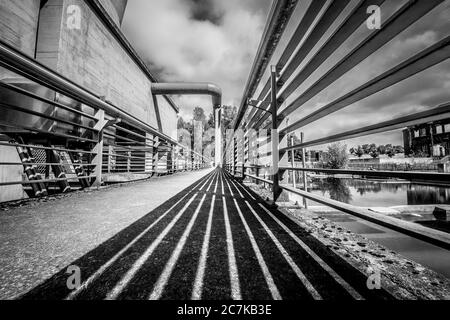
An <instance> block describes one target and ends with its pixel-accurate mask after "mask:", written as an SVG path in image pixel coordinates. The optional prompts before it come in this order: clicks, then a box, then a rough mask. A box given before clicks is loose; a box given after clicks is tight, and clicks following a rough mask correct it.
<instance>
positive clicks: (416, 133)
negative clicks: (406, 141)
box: [414, 130, 419, 138]
mask: <svg viewBox="0 0 450 320" xmlns="http://www.w3.org/2000/svg"><path fill="white" fill-rule="evenodd" d="M418 137H419V130H414V138H418Z"/></svg>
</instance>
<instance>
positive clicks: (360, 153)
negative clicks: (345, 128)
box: [355, 146, 364, 158]
mask: <svg viewBox="0 0 450 320" xmlns="http://www.w3.org/2000/svg"><path fill="white" fill-rule="evenodd" d="M363 154H364V150H363V148H362V147H361V146H358V147H357V148H356V150H355V156H357V157H358V158H361V157H362V156H363Z"/></svg>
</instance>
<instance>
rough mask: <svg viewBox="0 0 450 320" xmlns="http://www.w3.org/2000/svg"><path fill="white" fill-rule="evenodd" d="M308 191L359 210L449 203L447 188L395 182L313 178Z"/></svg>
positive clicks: (449, 189) (448, 188)
mask: <svg viewBox="0 0 450 320" xmlns="http://www.w3.org/2000/svg"><path fill="white" fill-rule="evenodd" d="M309 188H310V190H309V191H310V192H312V193H313V194H316V195H320V196H324V197H327V198H331V199H333V200H337V201H341V202H344V203H348V204H351V205H354V206H359V207H393V206H405V205H433V204H447V205H448V204H450V187H439V186H429V185H421V184H414V183H409V182H407V181H398V180H366V179H357V178H355V179H353V178H331V177H326V178H325V177H323V178H322V177H320V178H318V177H313V178H312V181H311V184H310V185H309Z"/></svg>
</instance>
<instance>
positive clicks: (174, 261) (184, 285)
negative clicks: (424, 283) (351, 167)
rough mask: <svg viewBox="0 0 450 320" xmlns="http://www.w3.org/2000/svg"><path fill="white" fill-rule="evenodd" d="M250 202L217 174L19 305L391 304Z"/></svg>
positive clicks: (275, 214)
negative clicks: (74, 274) (75, 276)
mask: <svg viewBox="0 0 450 320" xmlns="http://www.w3.org/2000/svg"><path fill="white" fill-rule="evenodd" d="M153 192H155V190H154V189H153ZM118 196H119V195H118ZM151 196H152V194H147V197H151ZM121 198H122V199H123V200H122V201H126V203H128V204H131V205H134V204H135V202H134V201H140V200H138V199H141V197H135V198H133V199H131V200H130V199H128V198H127V197H124V196H122V197H121ZM258 199H259V198H258V196H257V195H256V194H254V193H253V192H252V191H250V190H249V189H247V188H246V187H245V186H243V185H241V184H240V183H238V182H237V181H235V180H233V179H231V178H230V177H229V176H228V175H227V174H226V173H224V172H223V171H221V170H216V171H214V172H211V173H210V174H208V175H207V176H205V177H203V178H201V179H200V180H198V181H197V182H196V183H195V184H194V185H193V186H192V187H188V188H186V189H184V190H183V191H182V192H180V193H178V194H177V195H176V196H173V197H172V198H170V199H169V200H168V201H166V202H164V203H163V204H162V205H161V206H159V207H158V208H156V209H155V210H153V211H152V212H150V213H149V214H147V215H145V216H143V217H142V218H141V219H139V220H137V221H136V222H134V223H133V224H131V225H129V226H128V227H126V228H125V229H123V230H122V231H120V232H119V233H117V234H115V235H114V236H113V237H112V238H110V239H108V240H107V241H105V242H103V243H102V244H101V245H98V246H95V248H94V249H93V250H91V251H89V252H88V253H86V254H85V255H83V256H82V257H80V258H78V259H76V260H73V261H72V262H70V263H67V264H66V265H64V266H61V268H60V270H59V272H57V273H56V274H55V275H53V276H52V277H51V278H49V279H47V280H46V281H44V282H42V283H41V284H40V285H38V286H37V287H35V288H34V289H33V290H31V291H29V292H27V293H26V294H25V295H24V296H22V298H24V299H182V300H185V299H214V300H215V299H219V300H220V299H264V300H265V299H302V300H313V299H316V300H317V299H340V300H350V299H392V298H393V297H392V296H391V295H390V294H389V293H388V292H386V291H385V290H384V289H381V290H369V289H368V288H367V285H366V281H367V277H366V276H365V275H364V274H363V273H361V272H359V271H357V270H356V269H355V268H354V267H353V266H352V265H350V264H349V263H347V262H346V261H345V260H344V259H342V258H341V257H340V256H338V255H336V254H335V253H334V252H333V251H331V250H329V249H328V248H327V247H326V246H325V245H324V244H323V243H321V242H319V241H318V240H317V239H316V238H314V237H312V236H311V235H310V234H309V233H308V232H307V231H305V230H304V229H303V228H302V227H300V225H299V224H297V223H296V222H294V220H292V219H291V218H289V217H288V216H287V215H286V214H284V213H282V212H280V211H278V210H275V209H272V208H269V207H267V205H266V204H265V203H263V202H261V201H260V200H258ZM132 200H134V201H132ZM141 200H142V201H145V197H144V198H142V199H141ZM97 206H98V207H99V208H100V207H102V204H101V203H98V204H97ZM122 207H123V205H122ZM119 210H120V209H119ZM128 210H130V211H133V210H134V209H133V208H130V209H128ZM124 224H125V223H124ZM93 229H95V228H93ZM66 260H67V259H66ZM69 266H74V267H76V268H79V269H80V270H81V286H80V287H79V288H78V289H75V290H71V289H69V288H68V287H67V279H68V278H69V275H68V274H67V272H66V271H67V268H68V267H69Z"/></svg>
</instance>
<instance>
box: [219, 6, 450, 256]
mask: <svg viewBox="0 0 450 320" xmlns="http://www.w3.org/2000/svg"><path fill="white" fill-rule="evenodd" d="M299 3H300V1H299V2H298V3H297V4H296V6H299ZM289 4H292V3H291V2H290V1H286V0H284V1H283V0H279V1H274V4H273V8H272V11H271V13H272V15H271V16H270V17H269V22H268V25H269V24H273V25H277V26H279V27H278V28H276V31H274V28H270V26H267V27H266V29H265V33H264V35H263V38H262V40H261V45H260V47H259V49H258V53H257V55H256V59H255V62H254V67H253V69H252V71H251V75H250V77H249V79H248V82H247V85H246V89H245V92H244V96H243V98H242V103H241V107H240V109H239V111H238V116H237V118H236V120H235V122H234V124H233V130H234V131H233V132H231V133H230V134H227V141H226V145H225V151H226V152H225V154H224V162H225V165H224V166H225V168H226V170H228V171H229V172H230V173H232V174H234V175H235V176H240V177H241V178H245V177H246V178H249V179H252V180H254V181H258V182H262V183H264V184H265V185H269V186H270V188H271V189H272V193H273V200H274V201H276V200H277V199H278V197H279V196H280V194H281V193H282V191H285V192H290V193H295V194H297V195H300V196H302V197H303V198H304V199H305V200H304V205H305V206H306V205H307V203H306V199H309V200H313V201H315V202H318V203H321V204H325V205H327V206H330V207H333V208H335V209H338V210H340V211H343V212H346V213H349V214H352V215H355V216H358V217H360V218H363V219H366V220H369V221H371V222H374V223H377V224H380V225H383V226H387V227H389V228H392V229H395V230H397V231H400V232H404V233H407V234H409V235H412V236H414V237H417V238H420V239H423V240H426V241H428V242H431V243H434V244H437V245H439V246H442V247H445V248H450V236H449V235H448V234H447V233H445V232H441V231H437V230H434V229H429V228H425V227H422V226H420V225H418V224H414V223H411V222H407V221H402V220H400V219H394V218H389V217H385V216H383V215H381V214H377V213H374V212H371V211H369V210H366V209H362V208H359V207H355V206H352V205H349V204H346V203H342V202H338V201H335V200H331V199H328V198H326V197H321V196H317V195H314V194H313V193H311V192H308V189H307V187H308V177H307V175H308V173H311V172H314V173H321V174H326V175H334V174H346V175H353V176H361V177H377V178H389V179H391V178H397V179H406V180H411V181H417V182H421V183H430V184H433V183H439V184H441V185H442V184H443V185H448V186H450V174H449V173H437V172H417V171H407V172H405V171H373V170H353V169H322V168H308V167H307V166H306V163H305V157H306V153H305V150H306V148H310V147H313V146H324V145H328V144H330V143H333V142H339V141H344V140H348V139H353V138H360V137H363V136H368V135H372V134H378V133H384V132H390V131H394V130H399V129H403V128H405V127H409V126H413V125H417V124H422V123H428V122H432V121H435V120H439V119H443V118H450V103H449V102H446V103H443V104H441V105H439V106H437V107H434V108H428V109H427V110H426V111H422V112H417V113H413V114H409V115H406V116H405V115H402V116H398V117H393V119H390V120H387V121H383V122H379V123H376V124H372V125H369V126H363V127H359V128H356V129H352V130H349V131H345V132H341V133H338V134H332V135H328V136H324V137H321V138H318V139H314V140H310V141H304V138H303V132H301V135H302V139H301V143H296V144H295V143H294V142H293V140H292V133H294V132H298V131H299V130H304V128H305V127H306V126H310V128H311V127H312V126H314V125H315V124H316V123H317V122H318V121H319V120H322V119H325V118H327V119H330V118H331V117H332V116H333V115H334V114H335V113H336V112H338V111H339V110H343V109H344V108H347V107H349V106H353V105H354V104H355V103H357V102H361V101H362V100H363V99H365V98H368V97H371V96H373V95H374V94H376V93H379V92H383V91H384V90H386V89H388V88H391V87H392V86H394V85H395V84H398V83H400V82H402V81H404V80H406V79H410V78H411V77H413V76H415V75H420V73H421V72H423V71H425V70H427V69H429V68H431V67H433V66H436V65H438V64H439V63H441V62H443V61H445V60H447V59H448V58H450V35H447V36H444V37H443V38H442V39H441V40H439V41H436V42H435V43H434V44H431V45H429V46H428V47H427V48H425V49H423V50H421V51H419V52H418V53H416V54H414V55H412V56H410V57H406V58H405V60H404V61H403V62H401V63H399V64H397V65H395V66H393V67H391V68H390V69H389V70H387V71H385V72H383V73H382V74H381V75H379V76H377V77H375V78H373V79H370V80H368V81H367V82H365V83H363V84H362V85H360V86H358V87H357V88H355V89H353V90H351V91H350V92H348V93H343V94H341V96H338V97H337V98H336V99H334V100H331V101H329V102H328V103H327V104H325V105H323V106H322V107H319V108H316V110H313V111H309V113H305V112H303V113H302V114H301V116H300V117H296V118H295V119H296V120H295V121H293V122H291V123H288V124H285V125H284V123H285V122H286V120H287V119H288V117H289V116H291V115H292V113H294V112H295V111H297V110H300V109H301V108H304V107H306V106H308V102H310V101H311V100H312V99H313V98H315V97H317V96H318V95H319V94H320V93H322V91H324V90H325V89H327V88H329V87H330V86H331V85H333V84H335V83H336V82H337V81H338V80H339V79H341V78H342V77H343V76H344V75H346V74H348V73H349V72H350V71H352V70H354V68H355V67H356V66H358V65H359V64H360V63H361V62H364V61H366V60H367V59H368V58H369V57H371V56H373V55H376V54H378V52H377V50H379V49H380V48H383V47H384V46H385V45H387V44H388V43H389V42H390V41H391V40H392V39H394V38H396V37H397V36H399V35H401V33H402V32H403V31H405V30H407V29H408V28H409V27H410V26H412V25H413V24H414V23H417V21H420V20H421V19H423V18H424V17H425V16H426V15H427V14H429V13H430V12H436V11H437V10H442V6H443V5H444V1H443V0H431V1H415V0H410V1H404V2H403V3H402V4H401V5H400V7H398V8H397V9H396V11H395V12H394V13H393V14H392V15H391V16H390V17H388V18H387V19H385V21H382V24H381V26H380V28H375V29H374V30H371V31H370V33H369V34H368V35H367V36H366V37H365V38H364V37H362V38H361V37H360V38H359V39H360V40H359V43H358V44H357V45H356V46H355V48H354V49H352V50H350V52H349V53H347V54H346V55H343V56H342V55H341V56H342V57H341V56H339V55H338V58H336V60H335V62H333V65H331V66H330V65H329V64H328V66H327V68H328V69H326V70H325V71H322V73H323V74H321V75H319V77H316V78H317V80H313V81H311V80H309V79H310V77H311V76H312V75H313V74H314V73H315V72H316V70H318V69H319V68H322V69H325V62H326V61H327V59H328V58H329V57H330V56H332V55H333V54H335V53H336V52H338V51H339V50H340V49H342V46H343V44H344V42H345V40H346V39H347V38H349V37H351V36H352V35H353V34H354V33H355V32H356V31H357V30H358V28H360V27H361V26H362V25H365V24H366V21H367V18H368V14H367V8H368V7H369V6H372V5H376V6H383V4H385V5H389V4H391V3H390V2H389V1H383V0H380V1H373V0H370V1H365V0H360V1H355V2H351V1H312V2H311V3H310V4H309V5H308V6H304V7H306V9H305V8H304V7H302V8H303V9H304V10H303V12H304V14H303V16H302V19H289V17H291V16H292V13H293V12H294V11H295V9H296V6H295V5H294V6H288V5H289ZM280 10H282V11H283V10H284V11H283V14H282V15H280V12H281V11H280ZM286 10H290V11H289V12H287V11H286ZM305 10H306V11H305ZM293 24H295V25H293ZM285 30H290V33H289V34H287V32H286V35H285ZM447 31H448V30H447ZM283 37H284V38H283ZM280 38H282V39H283V41H280ZM280 43H282V44H283V47H281V46H280V45H279V44H280ZM386 59H387V58H386ZM269 67H270V68H269ZM316 78H314V79H316ZM309 107H310V106H309ZM282 125H283V126H282ZM280 128H281V130H280ZM261 129H265V130H267V129H269V130H270V131H271V134H270V135H269V136H268V137H267V138H265V139H263V140H262V141H261V140H260V139H259V137H258V135H259V134H258V131H259V130H261ZM252 130H253V131H256V139H257V143H256V145H257V146H256V149H257V150H258V151H259V149H260V148H261V146H264V145H267V144H269V145H270V146H271V147H272V148H271V150H266V151H263V152H258V156H257V157H256V158H255V157H249V156H245V155H250V154H251V152H250V151H249V149H248V147H249V145H251V143H250V142H248V141H247V142H246V143H243V145H244V147H245V148H246V149H245V150H243V151H242V152H243V155H244V157H243V158H244V160H243V161H238V160H237V159H238V158H239V157H238V155H237V154H236V153H237V148H236V144H238V143H239V141H237V140H238V139H237V137H238V136H239V135H242V133H243V132H244V135H247V137H250V136H252V135H254V134H252V133H250V134H249V132H250V131H252ZM238 132H239V134H238ZM247 139H249V138H247ZM295 150H301V151H302V153H303V154H302V159H303V165H302V167H300V168H299V167H296V166H294V161H293V160H291V163H290V164H289V161H288V159H289V156H290V157H291V159H294V151H295ZM289 154H290V155H289ZM290 172H292V173H293V172H301V173H302V180H303V183H302V184H301V185H299V186H296V185H295V179H291V180H292V181H293V184H294V185H293V186H291V185H289V184H288V183H287V182H288V179H287V176H288V175H287V173H290ZM262 174H263V175H264V177H261V175H262ZM292 176H294V174H292ZM299 188H301V189H302V190H301V189H299Z"/></svg>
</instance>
